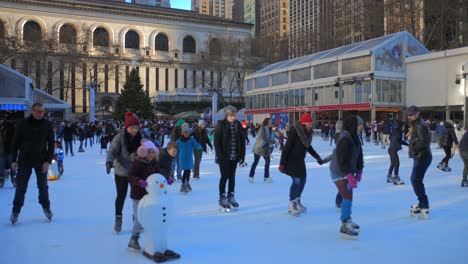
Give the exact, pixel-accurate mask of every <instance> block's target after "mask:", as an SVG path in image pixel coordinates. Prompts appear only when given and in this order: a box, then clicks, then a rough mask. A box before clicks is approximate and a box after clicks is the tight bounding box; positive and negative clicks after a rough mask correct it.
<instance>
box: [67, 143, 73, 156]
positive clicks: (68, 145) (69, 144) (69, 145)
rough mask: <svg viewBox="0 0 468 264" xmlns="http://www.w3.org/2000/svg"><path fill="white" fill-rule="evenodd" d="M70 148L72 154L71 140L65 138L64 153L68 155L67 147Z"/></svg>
mask: <svg viewBox="0 0 468 264" xmlns="http://www.w3.org/2000/svg"><path fill="white" fill-rule="evenodd" d="M69 148H70V153H71V154H72V155H74V154H73V140H65V155H68V149H69Z"/></svg>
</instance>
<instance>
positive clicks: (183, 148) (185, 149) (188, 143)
mask: <svg viewBox="0 0 468 264" xmlns="http://www.w3.org/2000/svg"><path fill="white" fill-rule="evenodd" d="M176 143H177V145H178V146H179V151H178V155H177V156H178V160H179V163H178V164H177V166H180V169H181V170H182V171H183V173H182V184H181V186H180V192H182V193H188V192H190V191H192V186H190V171H191V170H192V169H193V152H194V151H202V150H203V148H202V146H200V144H198V142H197V141H196V140H195V138H194V137H193V136H190V128H189V127H188V126H184V127H182V136H181V137H180V138H179V139H178V140H177V141H176Z"/></svg>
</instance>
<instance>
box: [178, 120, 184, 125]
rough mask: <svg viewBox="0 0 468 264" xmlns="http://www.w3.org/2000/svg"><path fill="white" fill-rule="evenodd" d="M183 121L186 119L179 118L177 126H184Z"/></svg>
mask: <svg viewBox="0 0 468 264" xmlns="http://www.w3.org/2000/svg"><path fill="white" fill-rule="evenodd" d="M183 123H184V120H183V119H179V120H177V122H176V126H182V124H183Z"/></svg>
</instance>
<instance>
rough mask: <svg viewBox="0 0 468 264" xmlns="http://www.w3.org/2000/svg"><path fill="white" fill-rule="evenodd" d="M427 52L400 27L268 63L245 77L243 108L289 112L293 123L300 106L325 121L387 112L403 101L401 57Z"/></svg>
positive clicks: (396, 109) (259, 114)
mask: <svg viewBox="0 0 468 264" xmlns="http://www.w3.org/2000/svg"><path fill="white" fill-rule="evenodd" d="M426 53H429V51H428V50H427V49H426V48H425V47H424V46H423V45H422V44H421V43H420V42H419V41H418V40H417V39H415V38H414V37H413V36H412V35H411V34H409V33H408V32H406V31H402V32H399V33H396V34H391V35H386V36H383V37H380V38H375V39H370V40H367V41H363V42H359V43H354V44H351V45H347V46H343V47H339V48H335V49H331V50H326V51H322V52H318V53H315V54H311V55H307V56H304V57H300V58H294V59H290V60H287V61H281V62H278V63H274V64H271V65H268V66H266V67H264V68H263V69H260V70H259V71H257V72H254V73H253V74H251V75H249V76H247V78H246V80H245V82H246V83H245V87H246V89H247V97H246V98H247V99H246V108H247V111H246V114H249V115H252V116H253V117H254V121H255V122H257V121H258V122H260V121H261V120H260V119H263V118H264V117H267V116H269V115H274V114H278V113H289V120H290V123H294V122H296V121H297V120H298V119H299V116H300V115H301V114H302V113H304V112H313V114H314V116H315V118H314V119H315V120H318V121H324V122H329V121H336V120H338V119H342V118H343V114H346V113H357V112H359V113H358V114H359V115H361V116H362V117H363V118H364V119H365V120H366V121H371V120H380V119H382V118H383V117H385V118H386V117H387V116H388V114H389V113H394V114H396V113H399V112H400V111H401V109H402V108H403V107H404V106H405V103H406V102H405V101H406V100H405V89H406V87H405V76H406V73H405V58H407V57H411V56H416V55H421V54H426ZM255 117H258V118H255Z"/></svg>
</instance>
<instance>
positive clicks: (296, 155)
mask: <svg viewBox="0 0 468 264" xmlns="http://www.w3.org/2000/svg"><path fill="white" fill-rule="evenodd" d="M297 126H301V127H300V128H299V129H300V131H299V132H298V131H297V130H298V127H297ZM304 131H305V129H304V128H303V126H302V125H301V124H296V125H295V126H291V128H290V130H289V133H288V139H287V140H286V144H285V145H284V147H283V151H282V153H281V161H280V165H283V166H284V170H283V173H284V174H286V175H289V176H291V177H299V178H304V177H306V176H307V172H306V165H305V157H306V152H309V153H310V155H312V157H314V158H315V159H316V160H317V161H319V160H320V161H321V158H320V156H319V154H318V153H317V152H316V151H315V149H314V148H313V147H312V144H311V143H312V133H311V134H309V135H307V134H305V133H304ZM304 141H305V142H304ZM304 143H306V144H304ZM307 143H308V144H307ZM306 145H308V146H306Z"/></svg>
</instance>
